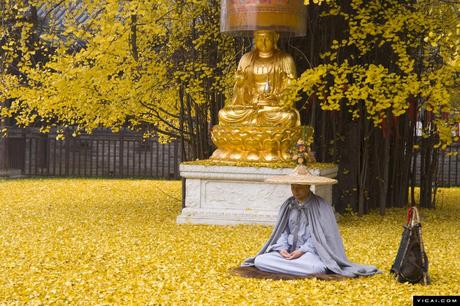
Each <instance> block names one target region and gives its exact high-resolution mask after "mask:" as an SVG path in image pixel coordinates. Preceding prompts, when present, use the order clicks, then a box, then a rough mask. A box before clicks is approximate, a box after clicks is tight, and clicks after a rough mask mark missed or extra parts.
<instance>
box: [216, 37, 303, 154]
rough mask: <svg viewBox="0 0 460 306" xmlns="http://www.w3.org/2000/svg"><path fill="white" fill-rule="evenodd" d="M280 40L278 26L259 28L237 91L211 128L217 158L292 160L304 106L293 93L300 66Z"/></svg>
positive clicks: (240, 66)
mask: <svg viewBox="0 0 460 306" xmlns="http://www.w3.org/2000/svg"><path fill="white" fill-rule="evenodd" d="M277 40H278V34H277V33H275V32H273V31H256V32H255V33H254V42H255V48H254V49H253V50H252V51H250V52H248V53H246V54H244V55H243V57H242V58H241V60H240V62H239V64H238V69H237V72H236V76H235V79H236V80H235V85H234V87H233V96H232V98H231V99H230V100H229V101H227V103H226V105H225V107H224V108H223V109H221V110H220V111H219V124H218V125H216V126H214V127H213V129H212V131H211V138H212V141H213V142H214V144H215V145H216V146H217V149H216V151H214V153H213V155H212V156H211V159H220V160H234V161H261V162H272V161H283V160H290V155H289V153H288V150H289V149H290V147H291V146H292V145H293V144H294V143H295V142H296V141H297V139H298V138H299V137H300V116H299V112H298V111H297V110H296V109H295V108H294V106H293V101H289V100H288V98H287V95H288V92H289V88H290V86H292V83H293V81H294V80H295V79H296V69H295V64H294V60H293V59H292V57H291V56H290V55H289V54H287V53H284V52H282V51H281V50H279V49H278V48H277V45H276V44H277Z"/></svg>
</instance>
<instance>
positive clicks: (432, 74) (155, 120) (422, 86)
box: [0, 0, 460, 214]
mask: <svg viewBox="0 0 460 306" xmlns="http://www.w3.org/2000/svg"><path fill="white" fill-rule="evenodd" d="M305 4H306V5H307V11H308V18H307V27H308V29H307V37H305V38H301V39H289V38H288V41H286V39H282V41H281V45H283V46H287V48H288V49H289V50H288V51H289V52H290V53H291V54H293V56H294V58H295V60H296V62H297V65H298V68H299V69H298V70H299V71H300V72H301V73H300V77H299V79H298V81H297V82H296V85H297V86H296V88H295V90H293V91H292V99H300V101H299V102H298V106H299V108H300V109H301V111H302V112H301V113H302V115H303V118H302V121H303V122H304V123H305V124H310V125H312V126H313V127H314V128H315V144H314V149H315V150H316V151H317V159H318V160H320V161H328V162H329V161H332V162H336V163H338V165H339V173H338V178H339V187H338V188H337V190H338V192H337V193H336V197H335V200H334V203H335V205H336V208H337V209H338V210H344V209H346V208H351V209H353V210H355V211H357V212H359V213H366V212H367V211H369V210H370V209H374V208H379V209H380V211H381V213H382V214H383V213H384V211H385V208H386V207H391V206H399V207H401V206H404V205H406V203H408V198H409V193H408V190H409V188H408V187H409V185H412V187H414V184H415V173H416V170H417V169H416V168H420V171H421V173H422V174H421V182H420V187H421V200H420V201H421V205H422V206H425V207H433V206H434V204H433V203H434V196H435V195H436V192H434V193H432V191H433V190H432V186H433V185H434V183H435V182H436V167H437V165H436V161H437V157H438V154H439V150H440V149H445V148H447V147H448V146H449V145H450V144H451V143H452V142H453V141H455V140H456V139H455V137H453V136H452V131H453V128H454V126H455V125H454V123H456V122H459V118H458V101H457V103H456V100H455V99H456V98H455V97H458V76H459V72H460V71H459V70H460V60H459V46H460V38H459V37H460V24H459V16H458V12H459V4H458V3H457V2H455V1H442V0H420V1H396V0H386V1H377V0H372V1H362V0H348V1H334V0H316V1H305ZM0 6H1V9H2V16H1V40H0V59H1V62H0V75H1V80H0V103H1V110H0V115H1V116H2V117H10V118H14V119H15V121H16V123H17V124H18V125H20V126H38V127H40V128H41V130H42V131H43V132H47V131H48V130H49V129H50V128H57V129H58V132H59V135H60V136H58V137H62V136H63V135H64V130H65V129H68V128H72V131H73V132H74V134H78V133H80V132H82V131H84V132H91V131H92V130H93V129H94V128H97V127H100V126H104V127H109V128H111V129H112V130H114V131H117V130H119V129H120V128H122V127H129V128H131V129H139V130H142V131H144V132H145V133H146V136H149V135H157V136H158V137H159V139H160V141H168V139H172V138H180V139H181V140H182V141H184V142H188V143H189V144H190V147H191V148H192V155H191V156H188V158H191V159H195V158H200V159H205V158H207V157H208V156H209V155H210V154H211V153H212V144H211V141H210V128H211V127H212V125H213V124H216V123H217V112H218V110H219V109H220V108H221V107H222V106H223V101H224V97H225V95H226V94H227V96H228V93H229V92H230V89H231V86H232V82H233V73H234V69H235V65H236V63H237V61H238V59H239V57H240V56H241V55H242V54H243V53H244V52H245V51H247V50H248V49H249V48H250V44H247V43H246V42H247V41H246V40H245V39H238V38H234V37H231V36H229V35H225V34H221V33H220V32H219V15H220V11H219V9H220V1H217V0H209V1H206V0H194V1H186V0H182V1H169V0H168V1H166V0H159V1H154V2H152V1H146V0H134V1H129V2H128V1H116V0H105V1H91V0H73V1H69V0H63V1H58V0H51V1H46V3H45V2H44V1H38V0H30V1H26V0H22V1H12V0H0ZM63 9H66V12H65V14H64V15H63V14H62V10H63ZM63 16H65V18H63ZM286 42H287V44H286ZM457 99H458V98H457ZM419 125H421V126H419ZM417 126H419V127H418V128H417ZM417 130H420V131H421V132H422V137H417ZM412 194H413V188H412ZM413 198H414V197H413V196H412V199H413Z"/></svg>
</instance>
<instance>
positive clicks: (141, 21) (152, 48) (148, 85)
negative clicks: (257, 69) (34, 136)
mask: <svg viewBox="0 0 460 306" xmlns="http://www.w3.org/2000/svg"><path fill="white" fill-rule="evenodd" d="M2 5H3V7H4V10H3V11H5V12H7V15H4V16H2V18H3V19H4V22H3V23H2V24H3V25H4V26H3V27H2V32H3V33H4V35H3V37H4V38H3V42H2V67H3V68H2V82H1V85H0V86H1V87H0V92H1V98H2V100H4V101H6V100H8V101H11V103H9V104H4V105H3V107H2V113H1V115H2V116H4V117H5V116H6V117H14V118H15V120H16V122H17V123H18V124H19V125H21V126H28V125H39V126H40V127H41V130H42V131H43V132H47V131H48V130H49V129H50V128H52V127H56V128H58V132H59V133H60V136H58V137H60V138H62V137H63V135H64V134H63V130H64V128H66V127H74V128H75V130H74V134H78V133H79V132H81V131H84V132H91V131H92V130H94V129H95V128H97V127H100V126H105V127H109V128H111V129H112V130H113V131H117V130H119V129H120V128H121V127H124V126H128V127H130V128H131V129H141V130H143V131H144V132H146V135H147V136H148V135H149V134H155V135H158V136H159V138H160V141H167V140H168V139H170V138H178V137H182V138H183V139H185V140H186V141H188V142H192V143H194V142H196V139H197V138H202V139H205V140H206V141H208V137H206V136H203V135H202V134H207V130H205V129H204V128H203V127H207V122H208V117H209V114H208V113H206V110H207V109H209V108H210V104H211V103H213V102H214V101H212V100H211V99H210V97H215V96H216V95H219V94H220V95H222V94H223V90H224V89H225V88H226V83H228V82H229V80H228V79H229V78H231V77H232V74H231V73H229V72H230V71H231V70H232V68H233V66H234V64H235V59H234V53H235V52H234V45H233V38H231V37H229V36H221V35H220V33H219V18H218V17H219V5H218V1H157V2H155V3H152V2H151V1H130V2H124V1H122V2H120V1H112V0H108V1H100V2H99V1H98V2H94V1H85V0H81V1H79V5H78V6H77V5H75V1H73V2H72V1H54V2H53V1H47V2H46V7H44V8H43V2H40V1H4V2H3V4H2ZM39 7H40V8H41V9H42V10H45V11H47V15H48V16H47V18H46V19H40V18H39V16H37V13H36V12H37V8H39ZM56 8H64V9H66V13H65V18H62V16H61V14H59V12H56ZM34 11H35V14H34V13H33V12H34ZM81 14H87V15H88V16H89V17H88V18H87V20H86V22H84V23H78V22H77V21H78V16H80V15H81ZM40 23H46V26H47V27H46V28H45V27H44V26H40ZM76 42H84V44H83V46H81V47H78V45H77V44H76ZM76 45H77V47H76ZM38 53H40V54H41V59H40V60H39V61H36V60H34V56H35V55H36V54H38ZM197 119H198V120H197ZM187 120H188V121H187ZM184 122H186V123H187V122H190V123H189V124H185V125H184V124H183V123H184ZM202 146H203V145H202ZM207 146H208V147H209V144H207ZM196 147H197V146H193V148H196ZM196 151H198V150H196ZM204 151H206V149H205V148H202V149H201V150H200V152H194V153H195V154H194V156H195V157H203V154H208V153H209V152H204Z"/></svg>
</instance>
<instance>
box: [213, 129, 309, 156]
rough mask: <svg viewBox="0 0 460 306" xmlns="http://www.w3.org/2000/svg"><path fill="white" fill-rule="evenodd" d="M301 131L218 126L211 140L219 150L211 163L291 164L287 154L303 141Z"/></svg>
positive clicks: (215, 152)
mask: <svg viewBox="0 0 460 306" xmlns="http://www.w3.org/2000/svg"><path fill="white" fill-rule="evenodd" d="M300 133H301V127H300V126H299V127H292V128H286V127H277V126H273V127H257V126H241V127H238V126H236V127H235V126H233V125H228V126H227V125H220V124H219V125H215V126H214V127H213V129H212V133H211V138H212V141H213V142H214V144H215V145H216V146H217V150H216V151H214V153H213V154H212V156H211V159H221V160H234V161H256V162H257V161H260V162H276V161H282V160H290V158H291V156H290V154H289V153H288V150H289V149H290V148H291V147H292V146H293V144H294V143H295V142H296V141H297V140H298V139H299V138H300Z"/></svg>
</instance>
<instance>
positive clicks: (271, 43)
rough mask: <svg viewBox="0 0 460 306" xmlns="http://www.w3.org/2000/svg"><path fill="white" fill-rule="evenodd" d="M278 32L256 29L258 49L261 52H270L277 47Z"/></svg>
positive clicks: (255, 36)
mask: <svg viewBox="0 0 460 306" xmlns="http://www.w3.org/2000/svg"><path fill="white" fill-rule="evenodd" d="M275 35H276V33H275V32H273V31H256V32H255V33H254V42H255V46H256V49H257V50H259V51H261V52H270V51H272V50H273V49H274V48H275V44H276V39H275Z"/></svg>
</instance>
